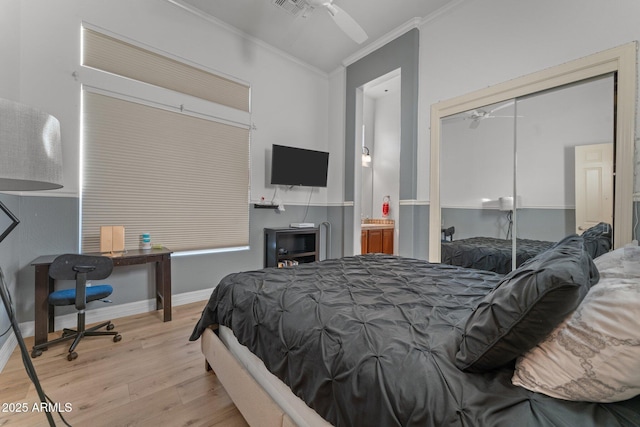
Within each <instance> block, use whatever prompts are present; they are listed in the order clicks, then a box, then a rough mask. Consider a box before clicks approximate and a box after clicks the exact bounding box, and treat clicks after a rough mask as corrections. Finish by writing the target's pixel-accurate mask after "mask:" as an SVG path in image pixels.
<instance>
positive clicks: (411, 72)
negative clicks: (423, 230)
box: [344, 29, 420, 201]
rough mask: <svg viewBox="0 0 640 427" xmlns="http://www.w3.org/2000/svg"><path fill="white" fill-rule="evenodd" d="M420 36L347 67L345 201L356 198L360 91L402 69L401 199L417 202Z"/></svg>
mask: <svg viewBox="0 0 640 427" xmlns="http://www.w3.org/2000/svg"><path fill="white" fill-rule="evenodd" d="M419 41H420V33H419V31H418V29H413V30H411V31H408V32H407V33H405V34H403V35H402V36H400V37H398V38H397V39H395V40H393V41H391V42H389V43H387V44H386V45H384V46H382V47H381V48H380V49H378V50H376V51H375V52H372V53H370V54H369V55H367V56H365V57H364V58H362V59H360V60H359V61H357V62H355V63H353V64H351V65H349V66H348V67H347V82H346V111H345V151H344V164H345V171H344V172H345V174H344V195H345V196H344V199H345V200H346V201H353V197H354V170H353V165H354V155H355V143H356V141H355V135H356V90H357V89H358V88H359V87H361V86H362V85H364V84H365V83H368V82H370V81H371V80H374V79H376V78H378V77H380V76H383V75H385V74H387V73H389V72H391V71H393V70H395V69H398V68H401V71H400V73H401V74H400V78H401V80H402V87H401V95H400V98H401V100H400V110H401V112H400V114H401V119H400V120H401V125H400V127H401V139H400V199H401V200H408V199H415V198H416V188H417V179H416V169H417V165H416V153H417V140H418V135H417V132H418V71H419V63H418V54H419Z"/></svg>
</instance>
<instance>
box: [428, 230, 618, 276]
mask: <svg viewBox="0 0 640 427" xmlns="http://www.w3.org/2000/svg"><path fill="white" fill-rule="evenodd" d="M582 235H583V238H584V244H585V248H586V249H587V251H588V252H589V253H590V254H591V257H592V258H596V257H598V256H600V255H602V254H604V253H606V252H608V251H609V250H611V235H612V230H611V225H609V224H606V223H604V222H601V223H599V224H597V225H594V226H593V227H591V228H589V229H588V230H586V231H585V232H584V233H583V234H582ZM554 243H555V242H549V241H544V240H533V239H516V266H520V265H521V264H522V263H523V262H525V261H526V260H528V259H529V258H532V257H534V256H536V255H537V254H539V253H540V252H542V251H544V250H546V249H548V248H550V247H551V246H552V245H553V244H554ZM512 245H513V242H512V241H511V240H510V239H509V240H507V239H499V238H495V237H470V238H466V239H460V240H453V241H442V246H441V248H442V249H441V260H442V262H443V263H445V264H451V265H457V266H460V267H468V268H476V269H480V270H487V271H494V272H496V273H500V274H506V273H508V272H510V271H511V257H512Z"/></svg>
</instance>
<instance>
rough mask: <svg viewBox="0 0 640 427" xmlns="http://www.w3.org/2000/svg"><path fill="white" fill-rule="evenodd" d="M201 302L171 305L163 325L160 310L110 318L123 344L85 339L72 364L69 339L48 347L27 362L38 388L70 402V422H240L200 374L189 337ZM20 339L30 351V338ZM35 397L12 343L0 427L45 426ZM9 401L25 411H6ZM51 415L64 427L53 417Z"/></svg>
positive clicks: (0, 388) (0, 398)
mask: <svg viewBox="0 0 640 427" xmlns="http://www.w3.org/2000/svg"><path fill="white" fill-rule="evenodd" d="M204 305H205V302H204V301H203V302H198V303H193V304H187V305H183V306H178V307H174V308H173V311H172V316H173V320H172V321H171V322H166V323H165V322H162V320H161V312H152V313H145V314H140V315H135V316H128V317H124V318H120V319H112V320H113V323H114V324H115V326H116V328H115V330H116V331H118V332H119V333H120V334H122V341H120V342H118V343H114V342H113V341H112V340H111V338H110V337H89V338H85V339H83V340H82V342H81V343H80V344H79V345H78V347H77V352H78V358H77V359H76V360H75V361H72V362H69V361H68V360H67V359H66V353H67V351H68V346H69V344H70V342H69V344H67V343H63V344H58V345H56V346H52V347H50V348H49V349H48V350H47V351H45V352H44V353H43V354H42V356H40V357H38V358H36V359H31V360H32V361H33V363H34V366H35V368H36V371H37V373H38V377H39V379H40V383H41V384H42V388H43V389H44V391H45V393H46V394H47V395H48V396H49V397H50V398H51V400H52V401H53V402H56V403H59V404H60V405H61V406H62V407H64V405H65V404H70V406H71V410H70V411H69V412H64V413H63V416H64V418H65V419H66V420H67V422H68V423H69V424H70V425H72V426H74V427H81V426H91V427H93V426H109V427H113V426H154V427H159V426H171V427H173V426H225V427H227V426H228V427H236V426H246V425H247V423H246V422H245V420H244V419H243V418H242V416H241V415H240V413H239V412H238V410H237V408H236V407H235V405H234V404H233V402H232V401H231V399H230V398H229V396H228V395H227V393H226V392H225V390H224V388H223V387H222V386H221V385H220V382H219V381H218V379H217V377H216V376H215V375H214V374H213V373H212V372H206V371H205V362H204V356H203V355H202V353H201V351H200V342H199V341H196V342H190V341H188V339H189V335H190V334H191V330H192V329H193V327H194V325H195V324H196V322H197V320H198V318H199V316H200V313H201V311H202V309H203V307H204ZM57 336H59V333H55V334H51V335H50V338H53V337H57ZM25 341H26V344H27V348H29V349H31V346H32V345H33V338H26V340H25ZM37 402H38V396H37V393H36V390H35V387H34V386H33V384H32V383H31V381H29V379H28V377H27V374H26V372H25V370H24V367H23V365H22V359H21V356H20V351H19V349H18V348H16V350H15V351H14V352H13V354H12V356H11V358H10V360H9V361H8V363H7V365H6V366H5V368H4V370H3V371H2V373H1V374H0V404H1V405H3V406H2V407H0V426H47V425H48V424H47V419H46V416H45V414H43V413H41V412H34V411H32V409H33V405H34V404H35V403H37ZM11 403H13V404H16V403H19V404H21V405H24V404H26V405H24V406H26V407H27V408H28V411H27V412H26V413H16V412H13V413H12V412H11V409H15V405H13V408H12V407H10V404H11ZM7 411H8V412H7ZM54 420H55V422H56V425H57V426H64V423H63V422H62V421H61V420H60V418H59V417H58V415H57V414H54Z"/></svg>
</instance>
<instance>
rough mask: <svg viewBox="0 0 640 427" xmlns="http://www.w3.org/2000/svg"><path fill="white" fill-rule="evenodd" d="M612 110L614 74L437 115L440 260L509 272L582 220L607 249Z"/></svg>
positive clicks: (597, 246)
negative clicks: (445, 234) (445, 233)
mask: <svg viewBox="0 0 640 427" xmlns="http://www.w3.org/2000/svg"><path fill="white" fill-rule="evenodd" d="M614 117H615V115H614V76H613V74H607V75H604V76H599V77H597V78H593V79H589V80H586V81H580V82H577V83H573V84H569V85H564V86H561V87H558V88H554V89H551V90H547V91H544V92H538V93H534V94H531V95H527V96H522V97H517V98H514V99H509V100H505V101H502V102H499V103H495V104H491V105H486V106H483V107H479V108H474V109H471V110H467V111H464V112H461V113H458V114H455V115H451V116H448V117H444V118H443V119H442V121H441V148H440V153H441V157H440V161H441V169H440V178H441V181H440V204H441V222H442V228H443V229H448V228H450V227H455V230H456V231H455V235H454V236H452V239H450V240H452V241H443V242H442V248H441V251H442V254H441V260H442V262H443V263H447V264H452V265H458V266H463V267H472V268H479V269H483V270H489V271H495V272H499V273H507V272H509V271H511V270H512V269H513V268H515V267H517V266H519V265H520V264H522V262H524V261H526V260H527V259H529V258H531V257H533V256H535V255H536V254H537V253H539V252H541V251H543V250H545V249H547V248H548V247H549V246H551V245H552V244H553V242H557V241H559V240H561V239H562V238H563V237H565V236H567V235H570V234H574V233H576V232H577V233H578V234H582V233H583V232H585V231H586V230H589V229H591V230H590V232H589V233H587V234H588V235H591V234H593V235H594V236H595V237H597V238H598V239H599V240H598V241H597V242H595V243H594V244H593V246H592V247H591V248H590V249H592V251H593V253H592V256H597V255H598V254H600V253H601V252H602V251H605V250H609V249H610V247H611V234H612V233H611V227H610V225H611V224H613V141H614V129H615V127H614ZM601 147H603V150H604V151H603V150H600V151H597V150H595V149H596V148H598V149H599V148H601ZM582 152H584V154H576V153H582ZM607 152H610V153H611V154H608V155H607V154H606V153H607ZM603 153H605V154H603ZM578 161H580V162H579V163H578V164H577V163H576V162H578ZM584 161H587V164H586V165H585V164H584ZM596 163H597V164H596ZM581 165H582V166H581ZM514 200H515V203H514ZM601 223H602V224H601ZM598 224H600V225H598ZM514 253H515V254H516V256H515V262H514V257H513V254H514Z"/></svg>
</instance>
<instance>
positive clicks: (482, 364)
mask: <svg viewBox="0 0 640 427" xmlns="http://www.w3.org/2000/svg"><path fill="white" fill-rule="evenodd" d="M598 279H599V274H598V270H597V268H596V267H595V265H594V264H593V261H592V260H591V257H590V256H589V254H587V252H586V251H585V250H584V246H583V239H582V238H581V237H580V236H577V235H573V236H568V237H566V238H564V239H563V240H561V241H560V242H558V243H556V244H555V245H554V246H552V247H551V248H549V249H548V250H546V251H544V252H542V253H540V254H538V255H537V256H535V257H534V258H531V259H530V260H528V261H527V262H526V263H524V264H522V265H521V266H520V267H519V268H518V269H516V270H513V271H512V272H510V273H509V274H507V275H506V276H505V277H504V279H502V281H500V283H499V284H498V285H497V286H496V288H495V289H494V290H493V291H491V292H490V293H489V294H487V296H486V297H485V298H484V299H483V300H482V301H481V302H480V304H478V306H477V307H476V309H475V310H474V312H473V313H472V314H471V315H470V316H469V318H468V319H467V322H466V325H465V328H464V333H463V336H462V342H461V343H460V348H459V350H458V353H457V354H456V361H455V362H456V366H458V368H460V369H462V370H465V371H469V372H485V371H489V370H492V369H495V368H498V367H500V366H503V365H505V364H507V363H509V362H511V361H513V360H514V359H515V358H516V357H518V356H519V355H521V354H522V353H524V352H526V351H528V350H529V349H531V348H532V347H533V346H535V345H536V344H538V343H539V342H540V341H541V340H542V339H544V338H545V337H546V336H547V335H548V334H549V333H550V332H551V331H552V330H553V329H554V328H555V327H556V326H557V325H558V324H559V323H560V322H561V321H562V320H563V319H564V318H565V317H566V316H567V315H569V314H570V313H571V312H572V311H573V310H575V309H576V307H577V306H578V304H579V303H580V301H582V299H583V298H584V296H585V295H586V294H587V292H588V291H589V289H590V288H591V286H592V285H594V284H595V283H597V282H598Z"/></svg>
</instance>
